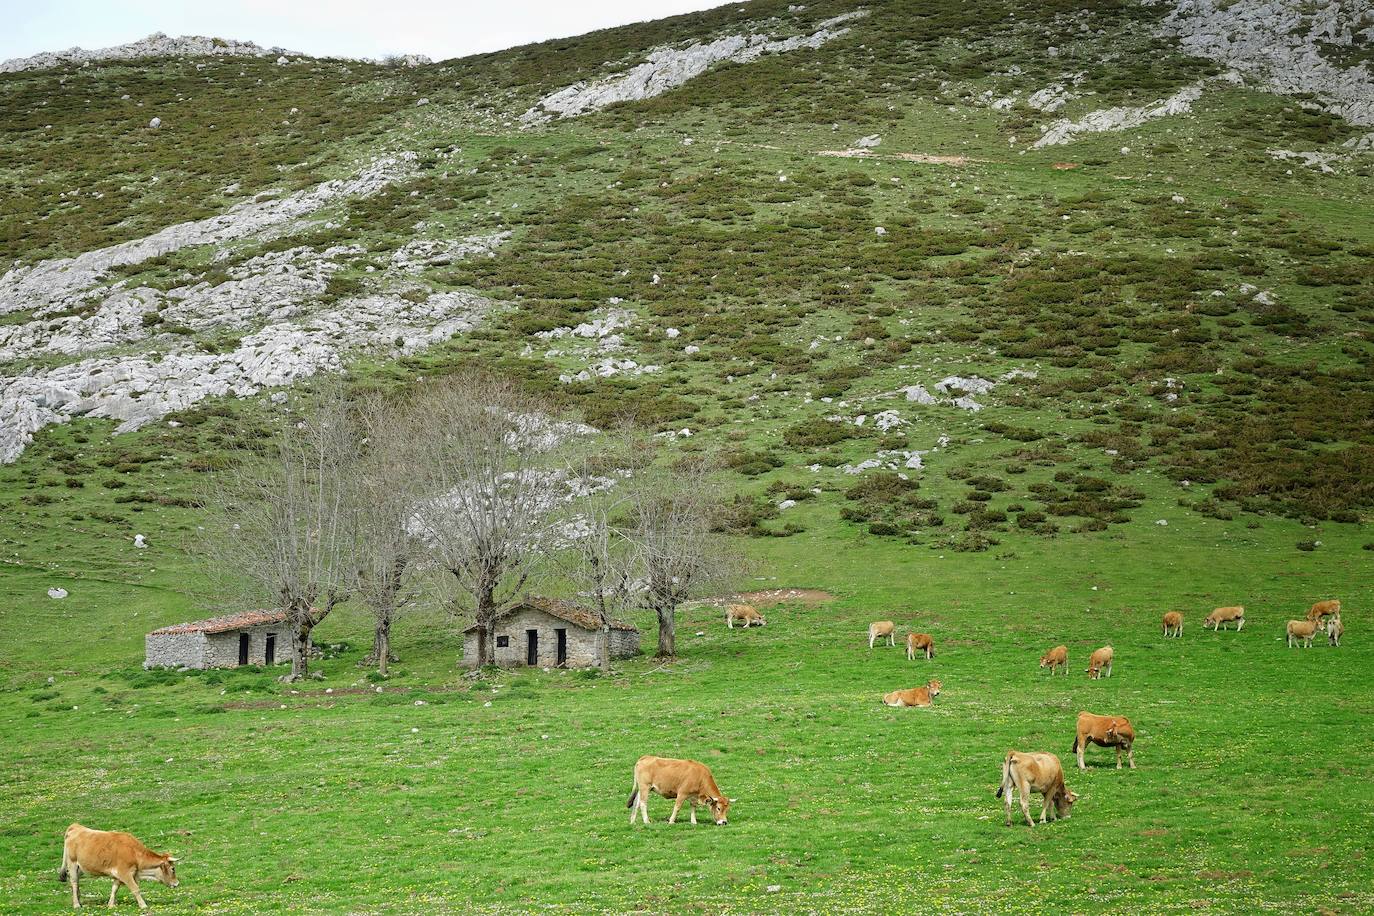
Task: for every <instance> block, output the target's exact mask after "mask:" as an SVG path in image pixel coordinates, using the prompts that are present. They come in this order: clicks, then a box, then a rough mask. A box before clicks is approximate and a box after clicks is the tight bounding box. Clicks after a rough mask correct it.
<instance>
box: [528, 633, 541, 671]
mask: <svg viewBox="0 0 1374 916" xmlns="http://www.w3.org/2000/svg"><path fill="white" fill-rule="evenodd" d="M525 641H526V646H527V648H526V650H525V664H527V665H537V664H539V631H538V630H526V631H525Z"/></svg>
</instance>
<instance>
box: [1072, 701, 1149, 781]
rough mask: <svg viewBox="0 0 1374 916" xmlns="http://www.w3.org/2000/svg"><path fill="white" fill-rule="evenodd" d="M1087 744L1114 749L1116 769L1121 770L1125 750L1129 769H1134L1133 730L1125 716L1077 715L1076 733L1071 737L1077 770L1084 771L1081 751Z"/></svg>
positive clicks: (1083, 713)
mask: <svg viewBox="0 0 1374 916" xmlns="http://www.w3.org/2000/svg"><path fill="white" fill-rule="evenodd" d="M1089 744H1096V745H1098V746H1099V747H1114V748H1116V768H1117V769H1118V770H1119V769H1121V752H1122V751H1123V750H1125V752H1126V759H1127V760H1129V761H1130V764H1131V769H1133V770H1134V769H1135V750H1134V747H1133V745H1134V744H1135V729H1134V728H1132V727H1131V720H1130V719H1127V718H1126V717H1125V716H1095V715H1093V714H1092V713H1090V712H1080V713H1079V714H1078V733H1077V734H1075V735H1074V737H1073V752H1074V753H1075V754H1077V755H1078V768H1079V769H1080V770H1082V769H1086V765H1085V764H1084V763H1083V751H1084V750H1085V749H1086V748H1087V746H1088V745H1089Z"/></svg>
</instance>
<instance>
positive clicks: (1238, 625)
mask: <svg viewBox="0 0 1374 916" xmlns="http://www.w3.org/2000/svg"><path fill="white" fill-rule="evenodd" d="M1244 626H1245V618H1244V617H1242V618H1241V619H1240V620H1238V621H1236V632H1237V633H1239V632H1240V631H1241V629H1242V628H1244Z"/></svg>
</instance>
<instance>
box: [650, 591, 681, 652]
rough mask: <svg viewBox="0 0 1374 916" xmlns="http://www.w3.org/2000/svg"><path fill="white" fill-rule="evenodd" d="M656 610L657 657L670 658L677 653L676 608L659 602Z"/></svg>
mask: <svg viewBox="0 0 1374 916" xmlns="http://www.w3.org/2000/svg"><path fill="white" fill-rule="evenodd" d="M656 610H657V611H658V652H656V653H655V654H656V655H657V656H658V657H659V658H672V657H673V656H675V655H677V651H676V647H677V631H676V627H677V621H676V619H675V618H676V614H675V613H674V612H675V611H676V608H674V607H673V606H672V605H671V604H667V603H663V604H660V605H659V606H658V607H657V608H656Z"/></svg>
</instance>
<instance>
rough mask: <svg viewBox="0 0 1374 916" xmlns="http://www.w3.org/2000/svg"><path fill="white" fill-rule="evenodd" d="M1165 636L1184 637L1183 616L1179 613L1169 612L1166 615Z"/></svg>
mask: <svg viewBox="0 0 1374 916" xmlns="http://www.w3.org/2000/svg"><path fill="white" fill-rule="evenodd" d="M1164 635H1165V636H1182V635H1183V615H1182V614H1180V613H1179V612H1178V611H1169V612H1168V613H1167V614H1165V615H1164Z"/></svg>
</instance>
